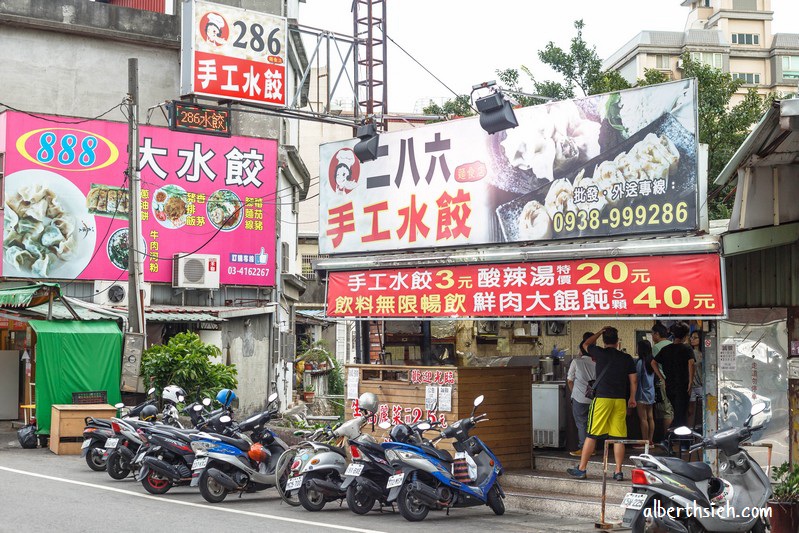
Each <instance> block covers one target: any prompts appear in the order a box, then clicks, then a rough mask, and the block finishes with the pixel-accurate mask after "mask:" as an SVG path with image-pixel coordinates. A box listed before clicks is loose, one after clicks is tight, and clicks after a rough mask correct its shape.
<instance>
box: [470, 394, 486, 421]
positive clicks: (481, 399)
mask: <svg viewBox="0 0 799 533" xmlns="http://www.w3.org/2000/svg"><path fill="white" fill-rule="evenodd" d="M484 399H485V396H483V395H482V394H481V395H480V396H478V397H477V398H475V399H474V407H472V414H471V415H469V416H474V412H475V411H476V410H477V406H478V405H480V404H481V403H483V400H484Z"/></svg>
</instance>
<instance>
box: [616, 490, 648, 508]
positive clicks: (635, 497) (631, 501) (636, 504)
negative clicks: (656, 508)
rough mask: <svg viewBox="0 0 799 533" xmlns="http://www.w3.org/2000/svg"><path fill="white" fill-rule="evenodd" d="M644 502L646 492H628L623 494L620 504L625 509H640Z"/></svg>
mask: <svg viewBox="0 0 799 533" xmlns="http://www.w3.org/2000/svg"><path fill="white" fill-rule="evenodd" d="M645 502H646V494H641V493H639V492H628V493H627V494H625V495H624V499H623V500H622V502H621V506H622V507H624V508H625V509H640V508H641V507H643V506H644V503H645Z"/></svg>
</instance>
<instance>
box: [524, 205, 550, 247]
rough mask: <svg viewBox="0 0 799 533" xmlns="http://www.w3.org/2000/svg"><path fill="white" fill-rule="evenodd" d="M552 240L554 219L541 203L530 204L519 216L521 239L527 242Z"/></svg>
mask: <svg viewBox="0 0 799 533" xmlns="http://www.w3.org/2000/svg"><path fill="white" fill-rule="evenodd" d="M551 238H552V219H551V218H549V214H548V213H547V210H546V209H545V208H544V206H543V205H541V203H540V202H537V201H536V200H533V201H531V202H528V203H527V204H526V205H525V206H524V208H523V209H522V213H521V215H520V216H519V239H520V240H525V241H534V240H546V239H551Z"/></svg>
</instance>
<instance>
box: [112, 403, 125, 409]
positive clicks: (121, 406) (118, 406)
mask: <svg viewBox="0 0 799 533" xmlns="http://www.w3.org/2000/svg"><path fill="white" fill-rule="evenodd" d="M114 407H116V408H117V409H122V408H123V407H125V404H124V403H122V402H119V403H116V404H114Z"/></svg>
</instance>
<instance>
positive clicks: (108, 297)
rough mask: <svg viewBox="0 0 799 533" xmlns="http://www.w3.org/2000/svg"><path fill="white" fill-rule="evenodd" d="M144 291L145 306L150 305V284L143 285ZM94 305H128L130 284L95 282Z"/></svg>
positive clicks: (122, 282) (125, 282)
mask: <svg viewBox="0 0 799 533" xmlns="http://www.w3.org/2000/svg"><path fill="white" fill-rule="evenodd" d="M141 288H142V290H143V291H144V305H145V306H148V305H150V292H151V291H150V289H151V287H150V284H149V283H142V285H141ZM94 303H96V304H98V305H121V306H127V305H128V282H127V280H125V281H122V280H120V281H101V280H96V281H95V282H94Z"/></svg>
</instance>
